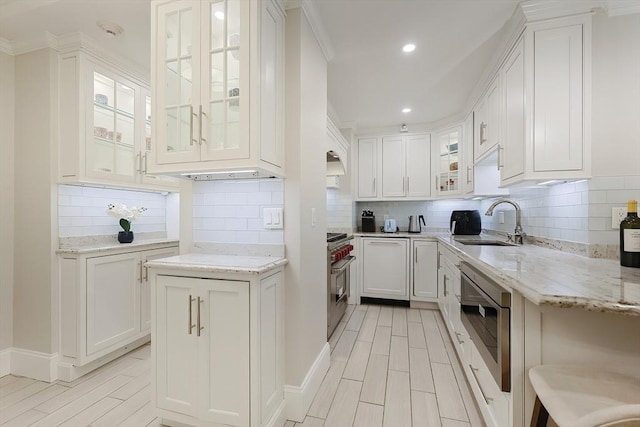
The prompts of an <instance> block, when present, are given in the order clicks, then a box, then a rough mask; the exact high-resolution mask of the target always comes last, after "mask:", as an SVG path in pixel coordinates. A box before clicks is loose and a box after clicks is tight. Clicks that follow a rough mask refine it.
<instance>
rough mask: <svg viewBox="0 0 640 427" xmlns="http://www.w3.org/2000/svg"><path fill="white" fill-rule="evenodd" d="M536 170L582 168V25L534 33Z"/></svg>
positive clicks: (534, 140) (534, 159) (534, 148)
mask: <svg viewBox="0 0 640 427" xmlns="http://www.w3.org/2000/svg"><path fill="white" fill-rule="evenodd" d="M533 38H534V40H533V49H534V52H533V55H534V58H535V61H534V69H533V74H534V85H533V102H534V109H533V117H534V126H533V150H534V156H533V157H534V158H533V170H534V172H550V171H560V170H564V171H567V170H580V169H582V168H583V131H582V126H583V120H584V116H583V69H584V68H583V39H582V38H583V25H581V24H579V25H571V26H566V27H560V28H544V29H539V30H536V31H534V33H533Z"/></svg>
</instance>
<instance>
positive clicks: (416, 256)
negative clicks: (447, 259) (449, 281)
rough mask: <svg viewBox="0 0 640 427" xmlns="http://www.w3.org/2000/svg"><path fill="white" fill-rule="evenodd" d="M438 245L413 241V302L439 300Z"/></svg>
mask: <svg viewBox="0 0 640 427" xmlns="http://www.w3.org/2000/svg"><path fill="white" fill-rule="evenodd" d="M437 258H438V243H437V242H425V241H420V240H414V241H413V277H412V281H411V283H412V292H411V299H412V300H430V301H435V300H436V298H438V261H437Z"/></svg>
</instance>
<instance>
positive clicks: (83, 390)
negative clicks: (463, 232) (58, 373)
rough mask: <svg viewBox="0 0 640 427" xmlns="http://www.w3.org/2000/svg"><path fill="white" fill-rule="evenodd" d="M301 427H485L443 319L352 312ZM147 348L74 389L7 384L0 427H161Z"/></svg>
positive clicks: (8, 379)
mask: <svg viewBox="0 0 640 427" xmlns="http://www.w3.org/2000/svg"><path fill="white" fill-rule="evenodd" d="M329 344H330V345H331V349H332V352H331V367H330V368H329V371H328V372H327V375H326V376H325V379H324V381H323V383H322V385H321V387H320V390H319V391H318V393H317V395H316V397H315V399H314V401H313V403H312V405H311V408H310V409H309V413H308V415H307V417H306V419H305V420H304V422H303V423H294V422H292V421H287V423H286V424H285V427H294V426H295V427H322V426H324V427H343V426H344V427H376V426H383V427H405V426H406V427H411V426H413V427H431V426H442V427H470V426H472V427H476V426H477V427H480V426H482V425H483V423H482V421H481V420H480V417H479V415H478V412H477V410H476V407H475V404H474V403H473V400H472V398H471V394H470V391H469V387H468V385H467V383H466V380H465V379H464V376H463V373H462V370H461V368H460V364H459V362H458V359H457V358H456V355H455V353H454V350H453V347H452V346H451V342H450V340H449V338H448V335H447V333H446V331H445V327H444V324H443V320H442V317H441V316H440V313H439V312H437V311H431V310H416V309H407V308H392V307H387V306H376V305H369V306H366V305H361V306H357V307H356V306H349V308H348V310H347V313H346V315H345V317H344V318H343V320H342V322H340V324H339V325H338V328H337V329H336V331H335V333H334V334H333V336H332V337H331V339H330V341H329ZM149 352H150V348H149V346H148V345H146V346H143V347H141V348H139V349H137V350H135V351H133V352H131V353H129V354H126V355H124V356H122V357H121V358H119V359H117V360H114V361H113V362H111V363H109V364H107V365H105V366H103V367H101V368H100V369H97V370H96V371H94V372H91V373H90V374H87V375H85V376H84V377H82V378H79V379H77V380H75V381H73V382H70V383H66V382H62V381H57V382H55V383H52V384H49V383H44V382H41V381H35V380H31V379H28V378H21V377H15V376H12V375H8V376H5V377H2V378H0V425H2V427H8V426H11V427H19V426H20V427H21V426H38V427H52V426H69V427H71V426H73V427H76V426H77V427H83V426H92V427H112V426H129V427H143V426H160V425H161V424H160V422H159V420H158V419H157V418H155V416H154V415H153V411H152V408H151V403H150V397H151V390H150V375H149V369H150V360H149Z"/></svg>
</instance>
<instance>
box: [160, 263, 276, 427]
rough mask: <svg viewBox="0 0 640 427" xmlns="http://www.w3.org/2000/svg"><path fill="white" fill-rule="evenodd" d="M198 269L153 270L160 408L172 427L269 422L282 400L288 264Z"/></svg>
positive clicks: (165, 421)
mask: <svg viewBox="0 0 640 427" xmlns="http://www.w3.org/2000/svg"><path fill="white" fill-rule="evenodd" d="M182 273H184V272H180V274H182ZM194 273H195V274H194V275H193V276H182V275H180V276H176V275H175V274H176V271H170V270H169V271H167V270H161V269H159V270H157V271H156V270H152V278H153V280H154V282H155V285H154V288H153V292H152V304H153V308H154V313H155V322H154V323H153V330H152V347H153V349H154V351H153V361H154V371H153V373H152V377H153V383H154V388H155V390H156V394H155V399H154V406H155V407H156V414H157V415H158V416H160V417H161V418H162V422H163V424H166V425H170V426H171V425H184V424H188V425H194V426H211V427H213V426H219V425H231V426H263V425H268V424H269V423H270V421H271V419H272V417H273V416H274V414H275V413H276V412H277V410H278V408H281V407H282V405H283V402H284V392H283V365H282V361H283V345H282V344H283V325H284V323H283V301H284V296H283V281H282V270H276V271H275V272H274V271H271V272H270V273H265V274H263V275H262V276H258V275H253V278H252V277H240V278H239V279H238V280H233V279H232V278H231V277H230V275H229V274H227V275H225V276H224V277H223V278H216V277H215V275H211V274H198V273H197V272H194ZM201 276H205V277H201ZM256 277H259V278H256Z"/></svg>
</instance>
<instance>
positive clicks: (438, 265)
mask: <svg viewBox="0 0 640 427" xmlns="http://www.w3.org/2000/svg"><path fill="white" fill-rule="evenodd" d="M437 261H438V264H437V267H436V268H440V251H438V259H437Z"/></svg>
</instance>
